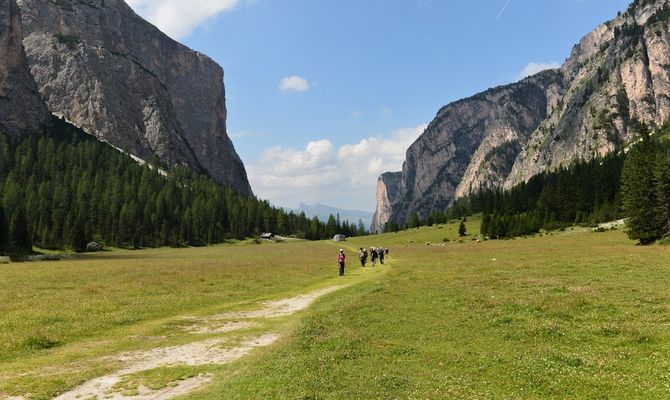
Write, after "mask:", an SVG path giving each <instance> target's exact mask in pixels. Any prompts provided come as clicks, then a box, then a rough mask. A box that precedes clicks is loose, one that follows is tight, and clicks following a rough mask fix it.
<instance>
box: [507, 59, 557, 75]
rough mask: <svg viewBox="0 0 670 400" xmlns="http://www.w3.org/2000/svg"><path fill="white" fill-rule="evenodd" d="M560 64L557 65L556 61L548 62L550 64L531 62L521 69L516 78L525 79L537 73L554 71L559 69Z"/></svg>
mask: <svg viewBox="0 0 670 400" xmlns="http://www.w3.org/2000/svg"><path fill="white" fill-rule="evenodd" d="M560 67H561V64H559V63H557V62H556V61H550V62H539V63H537V62H532V63H529V64H528V65H526V66H525V67H523V70H521V72H520V73H519V75H518V76H517V78H518V79H523V78H527V77H529V76H532V75H535V74H537V73H538V72H541V71H544V70H546V69H555V68H560Z"/></svg>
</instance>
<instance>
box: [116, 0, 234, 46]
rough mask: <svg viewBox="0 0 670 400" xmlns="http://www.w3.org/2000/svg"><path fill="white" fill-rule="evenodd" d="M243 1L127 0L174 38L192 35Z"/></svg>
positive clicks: (131, 5) (142, 14)
mask: <svg viewBox="0 0 670 400" xmlns="http://www.w3.org/2000/svg"><path fill="white" fill-rule="evenodd" d="M240 1H241V0H188V1H185V0H127V2H128V5H130V7H132V8H133V10H135V12H137V13H138V14H139V15H141V16H142V17H144V18H146V19H147V20H148V21H149V22H151V23H152V24H154V25H156V26H157V27H158V29H160V30H161V31H163V32H165V33H166V34H167V35H168V36H170V37H172V38H173V39H182V38H184V37H187V36H189V35H190V34H191V33H193V31H194V30H195V29H196V28H197V27H198V26H200V25H201V24H203V23H206V22H207V21H209V20H210V19H212V18H214V17H216V16H217V15H219V14H221V13H222V12H225V11H230V10H232V9H233V8H235V6H237V5H238V4H239V3H240Z"/></svg>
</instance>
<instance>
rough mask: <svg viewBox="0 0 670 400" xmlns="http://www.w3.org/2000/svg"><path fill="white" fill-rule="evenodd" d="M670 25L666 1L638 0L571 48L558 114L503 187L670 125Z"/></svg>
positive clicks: (539, 133)
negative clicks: (638, 128) (641, 126)
mask: <svg viewBox="0 0 670 400" xmlns="http://www.w3.org/2000/svg"><path fill="white" fill-rule="evenodd" d="M669 20H670V4H669V3H668V1H667V0H652V1H649V0H644V1H636V2H634V3H633V4H632V5H631V6H630V7H629V9H628V10H627V11H626V12H624V13H621V14H620V15H619V16H618V17H617V18H615V19H614V20H612V21H610V22H608V23H606V24H603V25H601V26H599V27H598V28H597V29H595V30H594V31H593V32H591V33H589V34H588V35H587V36H586V37H584V39H582V40H581V42H580V43H579V44H578V45H576V46H575V47H574V49H573V50H572V54H571V55H570V57H569V58H568V60H567V61H566V62H565V64H564V65H563V66H562V68H561V71H562V72H563V74H564V75H565V76H566V79H567V82H568V83H569V85H568V87H567V90H566V94H565V96H564V97H563V98H562V99H561V102H560V107H557V108H556V109H555V110H554V112H553V113H551V115H550V116H549V117H548V118H547V119H546V120H545V121H544V122H543V123H542V125H541V126H540V127H539V128H538V129H537V130H536V131H535V132H534V133H533V135H532V136H531V138H530V140H529V141H528V143H527V144H526V145H525V146H524V147H523V149H522V151H521V152H520V153H519V155H518V157H517V160H516V162H515V164H514V166H513V167H512V171H511V173H510V174H509V176H508V178H507V180H506V182H505V186H506V187H511V186H513V185H516V184H518V183H520V182H523V181H527V180H528V179H530V178H531V177H532V176H534V175H537V174H538V173H541V172H543V171H545V170H554V169H556V168H559V167H561V166H566V165H568V164H570V163H571V162H573V161H574V160H576V159H585V160H589V159H592V158H594V157H598V156H604V155H606V154H608V153H610V152H612V151H615V150H617V149H620V148H621V147H622V146H625V145H626V144H627V143H630V142H631V141H632V140H634V138H633V135H634V130H633V129H631V126H634V125H635V123H636V122H644V123H646V124H648V125H650V126H652V127H653V126H660V125H662V124H663V123H664V122H665V121H667V120H668V117H670V33H669V31H668V22H669Z"/></svg>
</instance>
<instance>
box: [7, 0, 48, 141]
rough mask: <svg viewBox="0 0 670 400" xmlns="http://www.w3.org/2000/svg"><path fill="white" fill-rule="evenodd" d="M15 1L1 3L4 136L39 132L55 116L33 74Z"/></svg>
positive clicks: (9, 0) (8, 0)
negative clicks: (29, 65)
mask: <svg viewBox="0 0 670 400" xmlns="http://www.w3.org/2000/svg"><path fill="white" fill-rule="evenodd" d="M22 38H23V33H22V29H21V14H20V11H19V8H18V7H17V5H16V2H15V1H14V0H0V133H5V134H8V135H10V136H17V135H19V134H22V133H29V132H37V131H39V130H40V129H41V127H42V125H44V124H46V123H48V122H49V120H50V118H51V116H50V115H49V112H48V111H47V108H46V106H45V105H44V103H43V102H42V100H41V99H40V96H39V93H38V91H37V87H36V85H35V81H34V79H33V77H32V76H31V75H30V71H29V69H28V63H27V61H26V57H25V53H24V50H23V46H22V44H21V39H22Z"/></svg>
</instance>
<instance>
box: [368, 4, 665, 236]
mask: <svg viewBox="0 0 670 400" xmlns="http://www.w3.org/2000/svg"><path fill="white" fill-rule="evenodd" d="M668 3H669V0H638V1H635V2H633V3H632V4H631V6H630V7H629V8H628V10H627V11H626V12H623V13H620V15H618V16H617V17H616V18H615V19H614V20H612V21H610V22H608V23H606V24H604V25H602V26H599V27H598V28H596V29H595V30H594V31H593V32H591V33H589V34H588V35H587V36H585V37H584V39H582V40H581V42H580V43H579V44H578V45H576V46H575V48H574V49H573V51H572V53H571V55H570V57H569V58H568V60H567V61H566V62H565V64H564V65H563V66H562V67H561V68H560V69H558V70H553V71H544V72H541V73H539V74H537V75H535V76H533V77H530V78H528V79H525V80H523V81H521V82H518V83H515V84H511V85H507V86H502V87H499V88H495V89H491V90H489V91H487V92H484V93H482V94H478V95H476V96H473V97H471V98H468V99H464V100H461V101H458V102H455V103H453V104H450V105H448V106H446V107H444V108H443V109H442V110H440V112H439V113H438V114H437V116H436V118H435V120H433V122H432V123H431V124H430V126H429V127H428V129H427V130H426V132H425V133H424V134H423V135H422V136H421V137H420V138H419V139H418V140H417V141H416V142H415V143H414V144H413V145H412V146H411V147H410V148H409V150H408V151H407V158H406V161H405V163H404V165H403V171H402V183H401V187H400V191H399V194H398V196H397V198H396V200H395V201H394V203H393V204H392V205H391V207H390V208H391V210H392V211H391V212H390V213H389V214H388V219H392V220H395V221H399V222H405V221H407V219H408V217H409V216H410V215H411V213H412V212H417V213H418V214H419V215H420V216H426V215H427V214H428V213H429V212H430V211H431V210H435V209H437V210H444V209H446V208H447V207H448V206H449V205H450V204H451V203H452V202H453V200H454V199H456V198H458V197H461V196H464V195H466V194H468V193H469V192H470V191H476V190H478V189H479V188H482V187H511V186H513V185H515V184H518V183H520V182H524V181H527V180H528V179H529V178H531V177H532V176H534V175H536V174H538V173H541V172H543V171H546V170H553V169H556V168H559V167H561V166H565V165H568V164H570V163H571V162H573V161H574V160H577V159H580V158H581V159H587V160H588V159H592V158H594V157H597V156H602V155H605V154H607V153H609V152H612V151H616V150H617V149H620V148H622V147H623V146H625V145H626V144H627V143H629V142H630V141H631V140H633V131H634V127H635V126H636V125H637V124H638V123H639V122H644V123H647V124H650V125H652V126H657V125H660V124H662V123H664V122H665V121H667V119H668V117H669V116H670V92H669V90H670V36H669V32H668V22H669V20H670V5H669V4H668ZM384 206H386V207H388V206H387V205H384ZM388 219H387V220H386V221H388ZM386 221H384V219H383V218H382V219H381V220H380V221H379V223H382V222H383V223H385V222H386Z"/></svg>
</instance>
